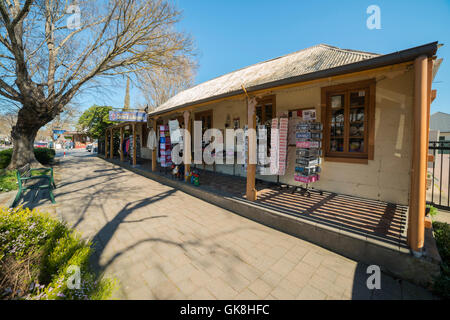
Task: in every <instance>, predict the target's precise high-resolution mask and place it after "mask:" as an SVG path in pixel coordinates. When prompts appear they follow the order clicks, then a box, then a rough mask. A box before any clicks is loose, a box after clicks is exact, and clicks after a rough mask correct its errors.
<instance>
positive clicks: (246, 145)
mask: <svg viewBox="0 0 450 320" xmlns="http://www.w3.org/2000/svg"><path fill="white" fill-rule="evenodd" d="M247 162H248V125H245V126H244V164H243V168H244V172H247V165H248V163H247Z"/></svg>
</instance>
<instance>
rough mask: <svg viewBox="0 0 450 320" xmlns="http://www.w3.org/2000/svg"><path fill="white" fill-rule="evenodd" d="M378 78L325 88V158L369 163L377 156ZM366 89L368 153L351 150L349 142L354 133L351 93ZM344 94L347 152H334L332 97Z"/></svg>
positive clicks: (344, 136) (322, 114)
mask: <svg viewBox="0 0 450 320" xmlns="http://www.w3.org/2000/svg"><path fill="white" fill-rule="evenodd" d="M375 88H376V81H375V79H369V80H363V81H357V82H351V83H344V84H339V85H334V86H328V87H322V88H321V120H322V124H323V128H324V131H323V144H322V151H323V155H324V160H325V161H334V162H348V163H362V164H367V163H368V160H373V159H374V140H375V139H374V137H375V102H376V101H375V97H376V92H375ZM361 90H365V91H366V97H367V99H365V109H364V129H365V130H364V152H361V153H360V152H358V153H356V152H350V151H348V150H349V149H348V145H349V143H350V139H351V136H350V135H349V129H350V124H349V121H350V119H349V118H350V116H349V115H350V94H351V92H354V91H361ZM339 94H344V134H343V139H344V150H345V151H344V152H332V151H330V142H331V134H330V123H331V110H332V108H331V96H333V95H339Z"/></svg>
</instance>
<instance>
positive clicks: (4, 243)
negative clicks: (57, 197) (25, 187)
mask: <svg viewBox="0 0 450 320" xmlns="http://www.w3.org/2000/svg"><path fill="white" fill-rule="evenodd" d="M91 253H92V249H91V243H90V242H87V241H83V240H81V238H80V235H79V234H77V233H76V232H75V231H73V230H71V229H69V228H68V227H67V226H66V225H65V224H64V223H62V222H60V221H58V220H56V219H55V218H53V217H51V216H50V215H49V214H47V213H42V212H39V211H37V210H30V209H28V208H27V209H22V208H16V209H5V208H0V298H2V295H3V298H7V299H32V300H36V299H37V300H39V299H95V300H97V299H108V298H110V297H111V295H112V293H113V291H114V290H115V287H116V281H115V280H114V279H105V278H97V276H96V275H95V273H94V272H92V271H91V270H90V266H89V256H90V255H91ZM71 266H77V267H79V270H80V275H81V284H80V289H70V288H69V287H68V282H69V281H68V280H70V277H71V276H72V274H73V272H70V268H71Z"/></svg>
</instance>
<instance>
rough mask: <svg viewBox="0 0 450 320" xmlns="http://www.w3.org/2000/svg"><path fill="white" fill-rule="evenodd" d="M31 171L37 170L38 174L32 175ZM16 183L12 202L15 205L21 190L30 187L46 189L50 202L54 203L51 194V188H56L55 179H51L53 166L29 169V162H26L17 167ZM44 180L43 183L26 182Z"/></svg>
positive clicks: (30, 188) (29, 188)
mask: <svg viewBox="0 0 450 320" xmlns="http://www.w3.org/2000/svg"><path fill="white" fill-rule="evenodd" d="M33 172H39V173H40V175H37V176H33ZM16 175H17V183H18V184H19V192H17V195H16V198H15V199H14V202H13V204H12V207H15V206H16V204H17V202H18V201H19V199H20V196H21V195H22V193H23V191H25V190H32V189H48V192H49V194H50V199H51V200H52V203H55V197H54V196H53V191H52V190H53V189H56V185H55V180H54V179H53V168H36V169H31V168H30V164H26V165H24V166H23V167H21V168H19V169H17V172H16ZM38 179H40V180H44V182H45V183H44V184H37V183H35V184H32V185H29V186H28V182H30V181H31V180H38Z"/></svg>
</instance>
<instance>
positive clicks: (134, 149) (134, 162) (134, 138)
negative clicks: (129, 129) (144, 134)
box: [133, 123, 137, 166]
mask: <svg viewBox="0 0 450 320" xmlns="http://www.w3.org/2000/svg"><path fill="white" fill-rule="evenodd" d="M136 149H137V146H136V123H133V166H135V165H136Z"/></svg>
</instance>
